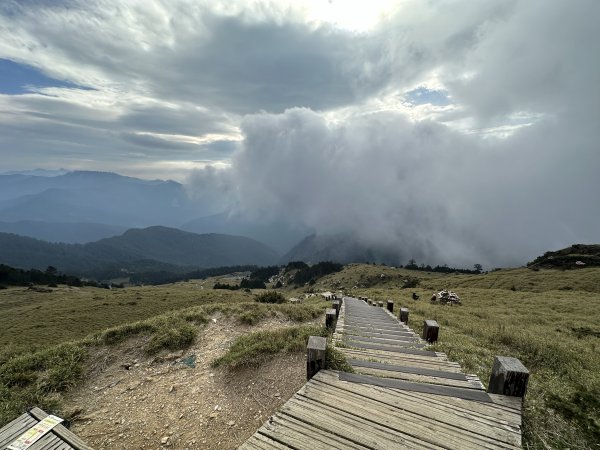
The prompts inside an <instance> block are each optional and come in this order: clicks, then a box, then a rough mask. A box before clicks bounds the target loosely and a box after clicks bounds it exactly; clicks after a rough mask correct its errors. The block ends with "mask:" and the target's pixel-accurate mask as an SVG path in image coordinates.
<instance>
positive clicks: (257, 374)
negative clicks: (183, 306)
mask: <svg viewBox="0 0 600 450" xmlns="http://www.w3.org/2000/svg"><path fill="white" fill-rule="evenodd" d="M288 325H290V324H288V323H285V322H278V321H275V320H271V321H268V322H264V323H262V324H260V325H258V326H254V327H249V326H243V325H233V324H231V323H229V321H228V320H227V319H225V318H221V317H219V316H215V317H214V319H213V320H211V321H210V323H209V325H207V326H206V327H204V328H203V329H202V331H201V332H200V333H199V336H198V338H197V340H196V343H195V344H194V345H193V346H192V347H191V348H189V349H187V350H185V351H184V352H175V353H171V354H165V355H163V357H162V358H154V357H150V358H149V357H147V356H145V355H144V354H143V353H142V352H141V351H140V350H139V349H140V348H141V344H142V341H141V340H140V339H138V340H137V341H129V342H128V343H126V344H123V345H121V346H119V347H104V348H101V349H99V350H98V351H97V354H96V355H93V357H92V358H90V360H91V361H93V365H91V366H90V367H88V372H89V373H88V374H87V376H86V381H85V383H84V384H83V385H82V386H81V387H79V388H77V389H76V390H74V391H72V392H71V393H70V395H69V397H68V398H67V399H66V402H65V411H66V412H67V414H71V415H73V416H74V420H73V423H72V425H71V430H72V431H73V432H74V433H76V434H77V435H79V436H80V437H81V438H82V439H83V440H84V441H85V442H87V443H88V445H91V446H92V447H94V448H95V449H129V450H132V449H190V450H192V449H232V448H236V447H237V446H238V445H240V444H241V443H243V442H244V441H245V440H246V439H247V438H248V437H249V436H251V435H252V434H253V433H254V432H255V431H256V430H257V429H258V428H259V427H260V425H262V423H263V422H264V421H266V420H267V419H268V418H269V417H270V415H271V414H273V413H274V412H275V411H276V410H277V409H278V408H279V407H280V406H281V405H282V404H283V403H284V402H285V401H286V400H287V399H289V398H290V397H291V396H292V395H293V394H294V393H295V392H296V391H297V390H298V389H299V388H300V387H301V386H302V385H303V384H304V383H305V382H306V363H305V356H304V355H298V354H296V355H280V356H277V357H276V358H274V359H273V360H272V361H270V362H268V363H266V364H263V365H262V366H261V367H260V368H258V369H257V368H245V369H242V370H236V371H231V370H228V369H225V368H218V369H213V368H211V367H210V363H211V362H212V361H213V360H214V359H215V358H217V357H219V356H221V355H223V354H224V353H225V352H226V351H227V349H228V347H229V345H230V344H231V342H232V341H233V340H234V339H235V338H236V337H238V336H240V335H241V334H244V333H247V332H249V331H258V330H271V329H275V328H280V327H284V326H288ZM192 355H195V358H196V359H195V367H190V366H189V365H186V364H185V363H184V362H182V361H187V362H188V363H191V359H190V358H189V357H190V356H192ZM186 358H187V359H186ZM127 367H129V368H127Z"/></svg>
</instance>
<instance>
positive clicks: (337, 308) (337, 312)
mask: <svg viewBox="0 0 600 450" xmlns="http://www.w3.org/2000/svg"><path fill="white" fill-rule="evenodd" d="M333 308H334V309H335V317H336V319H337V318H338V317H340V301H339V300H334V301H333Z"/></svg>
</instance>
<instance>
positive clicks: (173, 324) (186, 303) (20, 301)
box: [0, 283, 327, 427]
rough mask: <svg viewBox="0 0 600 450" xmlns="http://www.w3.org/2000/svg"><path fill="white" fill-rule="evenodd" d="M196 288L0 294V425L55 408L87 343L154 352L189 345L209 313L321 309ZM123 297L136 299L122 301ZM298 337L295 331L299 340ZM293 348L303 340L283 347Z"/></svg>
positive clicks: (294, 316)
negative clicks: (35, 409) (98, 303)
mask: <svg viewBox="0 0 600 450" xmlns="http://www.w3.org/2000/svg"><path fill="white" fill-rule="evenodd" d="M196 287H197V286H194V285H193V284H192V283H181V284H178V285H171V286H170V287H169V289H171V291H169V292H170V293H171V294H173V295H172V296H168V294H169V292H166V291H161V289H160V288H157V287H152V288H147V289H146V290H142V291H140V290H137V289H133V288H126V289H123V290H119V291H108V290H96V289H93V288H82V289H81V290H78V291H73V290H64V291H56V293H57V294H60V295H57V296H56V297H55V298H50V297H46V298H45V300H42V299H41V298H38V299H36V300H38V301H36V302H30V298H28V297H26V296H25V297H24V296H20V295H18V294H19V293H22V292H23V291H22V290H21V291H19V290H16V289H8V290H6V291H7V292H2V294H4V295H3V296H2V297H0V306H2V308H3V310H2V314H0V318H1V319H2V323H1V324H0V325H1V326H0V328H2V330H3V334H1V335H0V344H1V346H0V427H2V426H3V425H4V424H5V423H7V422H9V421H10V420H12V419H14V418H15V417H17V416H18V415H19V414H21V413H22V412H23V411H24V410H25V409H26V408H28V407H31V406H34V405H36V406H39V407H41V408H43V409H46V410H47V411H50V412H60V407H61V399H62V396H61V395H62V393H64V392H66V391H68V390H69V389H71V388H72V387H74V386H76V385H78V384H79V383H80V382H81V381H82V377H83V376H84V374H85V368H84V366H85V364H87V363H89V364H91V365H95V364H97V363H98V362H94V361H88V359H89V358H90V354H92V353H93V352H92V350H93V349H94V348H97V347H111V346H114V345H115V344H120V343H123V342H126V341H129V340H131V339H136V346H140V347H141V350H142V351H143V352H144V354H146V355H156V354H160V353H161V352H163V353H164V352H168V351H174V350H178V349H185V348H187V347H189V346H190V345H192V344H193V342H194V340H195V339H196V335H197V334H198V332H199V330H200V329H201V328H202V327H203V326H204V324H206V323H207V322H208V321H209V320H210V318H211V316H213V315H215V314H220V315H221V316H224V317H226V318H228V320H230V321H233V322H237V323H239V324H245V325H255V324H257V323H259V322H260V321H262V320H265V319H268V318H278V319H280V320H281V321H288V322H304V321H307V320H311V319H315V318H316V317H319V316H321V315H322V314H323V312H324V310H325V308H326V306H327V303H326V302H324V301H322V300H319V299H314V300H312V301H307V302H305V303H303V304H263V303H259V302H257V301H256V300H255V296H254V295H253V294H248V293H243V294H242V293H230V292H227V293H220V292H218V291H217V292H215V291H213V290H208V291H207V292H205V293H203V292H198V290H197V289H196ZM96 294H104V297H103V300H104V301H103V302H102V303H104V305H103V306H104V308H99V309H96V311H94V314H93V316H92V315H91V314H90V311H89V310H90V303H89V302H90V300H91V301H92V302H93V301H95V300H94V295H96ZM123 294H125V295H123ZM157 294H158V295H157ZM131 298H135V299H136V300H135V301H128V302H124V300H125V299H131ZM96 300H99V299H96ZM61 301H63V302H64V303H65V304H64V305H61V303H60V302H61ZM45 303H48V304H45ZM190 305H195V306H190ZM86 309H87V310H88V311H87V314H86V312H85V310H86ZM24 317H26V318H27V320H23V318H24ZM144 317H146V318H145V319H143V320H136V319H140V318H144ZM5 328H8V330H5ZM18 335H22V336H23V337H26V342H21V341H20V340H18V339H16V338H15V336H18ZM305 336H307V334H306V333H303V334H302V335H301V338H302V339H304V337H305ZM24 344H27V345H24ZM300 347H302V348H304V347H305V343H304V345H299V344H296V346H295V347H294V348H293V349H289V350H286V351H292V350H294V351H297V350H298V349H299V348H300ZM270 351H271V353H273V352H276V351H277V349H274V348H271V349H270ZM264 353H266V352H264ZM61 414H62V413H61ZM63 415H64V414H63Z"/></svg>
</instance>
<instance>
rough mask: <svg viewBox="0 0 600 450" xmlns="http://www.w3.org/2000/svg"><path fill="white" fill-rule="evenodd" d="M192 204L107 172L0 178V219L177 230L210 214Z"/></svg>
mask: <svg viewBox="0 0 600 450" xmlns="http://www.w3.org/2000/svg"><path fill="white" fill-rule="evenodd" d="M211 202H212V200H211V201H208V200H205V201H203V200H200V199H196V200H192V199H191V198H190V197H189V195H188V193H187V192H186V190H185V188H184V186H183V185H181V184H179V183H176V182H174V181H163V180H142V179H138V178H132V177H125V176H121V175H118V174H115V173H110V172H87V171H79V172H69V173H66V174H63V175H59V176H54V177H47V176H32V175H18V174H17V175H0V218H1V220H2V221H4V222H17V221H23V220H32V221H46V222H57V223H58V222H85V223H105V224H112V225H119V226H125V227H127V228H130V227H144V226H150V225H156V224H162V225H167V226H178V225H180V224H181V223H184V222H187V221H189V220H191V219H192V218H194V217H197V216H198V214H199V213H203V214H206V213H210V212H212V211H214V209H213V207H212V206H211Z"/></svg>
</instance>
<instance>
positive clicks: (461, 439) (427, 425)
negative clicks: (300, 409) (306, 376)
mask: <svg viewBox="0 0 600 450" xmlns="http://www.w3.org/2000/svg"><path fill="white" fill-rule="evenodd" d="M319 384H322V383H319V382H314V383H310V384H307V385H306V390H304V392H303V393H302V395H305V396H307V397H309V398H312V399H313V400H315V401H317V402H321V403H325V404H328V405H330V406H333V407H335V408H339V409H343V410H345V411H346V412H350V413H354V414H355V415H358V416H361V417H363V418H369V419H370V420H373V421H377V422H378V423H380V424H382V425H384V426H387V427H389V428H392V429H395V430H397V431H400V432H402V433H405V434H409V435H411V436H413V437H415V438H418V439H421V440H423V441H426V442H429V443H431V444H435V445H439V446H442V447H444V448H456V449H465V450H466V449H473V450H475V449H481V448H511V446H510V445H507V444H502V443H500V442H498V441H496V440H494V439H492V438H489V437H487V436H483V435H479V434H476V433H473V432H471V431H468V430H457V429H456V428H454V427H452V426H449V425H447V424H444V423H441V422H438V421H435V420H427V419H426V418H424V417H423V416H420V415H417V414H414V413H412V412H409V411H406V410H403V409H400V408H395V407H393V406H390V405H387V404H385V403H382V402H379V401H376V400H372V399H370V398H368V397H365V396H361V395H358V394H355V393H351V392H347V391H343V390H341V389H336V390H331V388H327V387H325V388H323V387H322V386H319ZM325 386H326V385H325Z"/></svg>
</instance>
